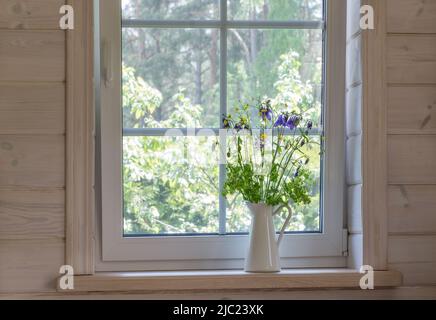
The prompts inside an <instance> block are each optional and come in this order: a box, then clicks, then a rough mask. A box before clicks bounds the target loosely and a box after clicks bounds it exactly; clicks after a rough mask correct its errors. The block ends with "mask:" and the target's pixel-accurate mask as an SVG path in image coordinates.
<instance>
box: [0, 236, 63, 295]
mask: <svg viewBox="0 0 436 320" xmlns="http://www.w3.org/2000/svg"><path fill="white" fill-rule="evenodd" d="M64 250H65V245H64V242H63V241H59V240H30V241H16V240H14V241H0V261H1V263H0V292H2V293H6V292H15V293H19V292H26V293H28V292H51V291H55V289H56V278H57V276H58V275H59V268H60V266H61V265H63V264H64V255H65V254H64Z"/></svg>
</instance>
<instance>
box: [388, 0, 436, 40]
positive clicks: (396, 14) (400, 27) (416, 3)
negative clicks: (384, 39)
mask: <svg viewBox="0 0 436 320" xmlns="http://www.w3.org/2000/svg"><path fill="white" fill-rule="evenodd" d="M435 17H436V1H433V0H430V1H423V0H388V32H390V33H436V19H435Z"/></svg>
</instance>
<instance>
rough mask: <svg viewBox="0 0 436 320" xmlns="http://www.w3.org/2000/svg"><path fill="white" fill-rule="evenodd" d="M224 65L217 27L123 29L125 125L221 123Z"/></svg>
mask: <svg viewBox="0 0 436 320" xmlns="http://www.w3.org/2000/svg"><path fill="white" fill-rule="evenodd" d="M219 69H220V68H219V30H218V29H139V28H138V29H134V28H127V29H123V110H124V127H125V128H185V127H196V128H200V127H219V121H220V116H219Z"/></svg>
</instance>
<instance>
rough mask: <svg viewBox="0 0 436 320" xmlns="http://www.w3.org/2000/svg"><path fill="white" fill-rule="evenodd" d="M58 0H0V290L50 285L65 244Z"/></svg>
mask: <svg viewBox="0 0 436 320" xmlns="http://www.w3.org/2000/svg"><path fill="white" fill-rule="evenodd" d="M63 3H64V1H63V0H0V220H1V221H0V292H41V291H53V290H54V289H55V280H54V279H55V277H56V275H57V274H58V272H59V267H60V266H61V265H62V264H64V248H65V243H64V239H65V227H64V221H65V190H64V189H65V32H64V31H61V30H60V28H59V18H60V16H59V9H60V7H61V5H62V4H63Z"/></svg>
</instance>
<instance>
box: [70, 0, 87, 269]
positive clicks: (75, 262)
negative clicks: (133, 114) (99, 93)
mask: <svg viewBox="0 0 436 320" xmlns="http://www.w3.org/2000/svg"><path fill="white" fill-rule="evenodd" d="M68 4H70V5H72V6H73V7H74V8H75V30H74V31H68V32H67V137H66V138H67V139H66V153H67V166H66V199H67V203H66V224H67V226H66V237H67V241H66V261H67V263H68V264H69V265H72V266H73V267H74V270H75V274H93V273H94V96H93V93H94V83H93V80H94V79H93V77H94V73H93V71H94V70H93V61H94V47H93V43H94V33H93V24H94V17H93V12H94V11H93V1H83V0H68Z"/></svg>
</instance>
